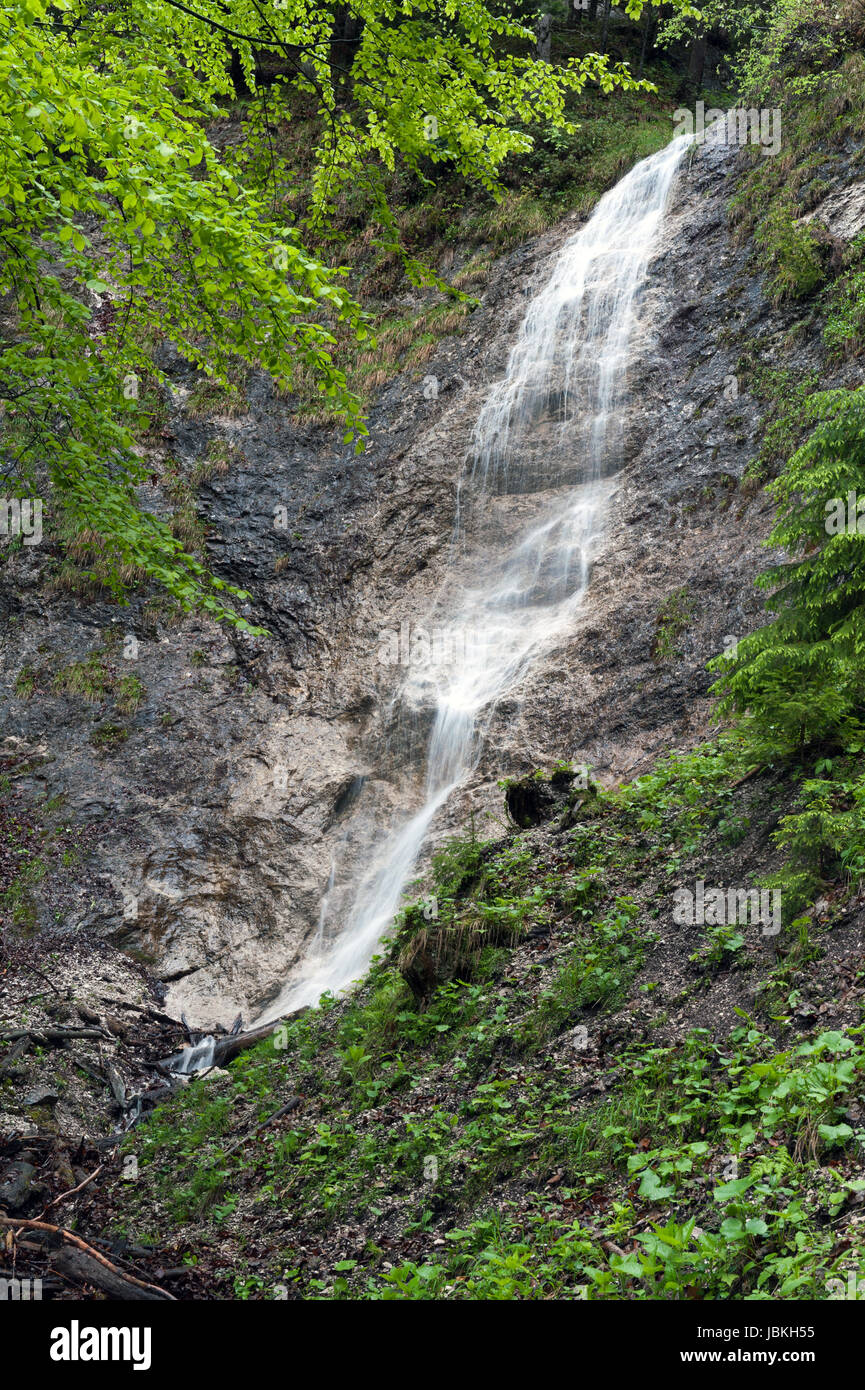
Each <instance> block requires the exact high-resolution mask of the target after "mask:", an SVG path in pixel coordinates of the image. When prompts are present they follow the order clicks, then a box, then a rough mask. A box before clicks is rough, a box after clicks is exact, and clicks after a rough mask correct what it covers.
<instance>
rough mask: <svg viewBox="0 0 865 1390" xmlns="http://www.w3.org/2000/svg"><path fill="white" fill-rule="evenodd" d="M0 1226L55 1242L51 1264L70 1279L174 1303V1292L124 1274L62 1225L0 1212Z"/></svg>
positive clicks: (120, 1295)
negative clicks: (41, 1235)
mask: <svg viewBox="0 0 865 1390" xmlns="http://www.w3.org/2000/svg"><path fill="white" fill-rule="evenodd" d="M0 1228H5V1229H6V1230H8V1231H11V1232H12V1233H13V1236H14V1233H15V1232H16V1231H38V1232H41V1233H42V1234H43V1235H45V1236H46V1237H48V1241H49V1243H55V1242H56V1243H58V1244H59V1245H60V1249H59V1251H58V1253H57V1254H56V1255H53V1256H52V1264H53V1265H54V1267H55V1269H57V1270H59V1271H60V1273H61V1274H67V1275H68V1276H69V1277H70V1278H72V1279H76V1280H78V1281H85V1282H87V1283H88V1284H95V1285H96V1286H97V1288H100V1289H103V1290H104V1291H105V1293H109V1294H113V1296H114V1297H115V1298H125V1299H135V1300H147V1301H151V1302H153V1301H156V1300H159V1299H168V1300H169V1301H170V1302H172V1303H174V1302H176V1300H175V1298H174V1295H173V1294H170V1293H169V1292H168V1290H167V1289H161V1288H160V1287H159V1285H158V1284H147V1283H145V1282H144V1281H143V1280H142V1279H136V1278H135V1276H134V1275H133V1274H127V1273H126V1272H125V1271H124V1270H121V1269H118V1268H117V1266H116V1265H114V1264H112V1263H111V1261H110V1260H109V1259H108V1258H107V1257H106V1256H105V1255H102V1254H100V1252H99V1251H98V1250H94V1248H93V1246H92V1245H88V1244H87V1242H86V1241H84V1240H82V1239H81V1237H80V1236H76V1235H74V1234H73V1233H72V1231H67V1230H66V1229H65V1228H64V1227H63V1226H52V1225H51V1223H50V1222H48V1221H24V1220H21V1219H18V1218H17V1217H14V1216H3V1215H2V1214H0Z"/></svg>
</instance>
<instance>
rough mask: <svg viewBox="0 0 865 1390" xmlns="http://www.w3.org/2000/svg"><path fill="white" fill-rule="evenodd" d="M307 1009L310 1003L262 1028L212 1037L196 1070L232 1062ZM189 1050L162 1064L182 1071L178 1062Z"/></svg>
mask: <svg viewBox="0 0 865 1390" xmlns="http://www.w3.org/2000/svg"><path fill="white" fill-rule="evenodd" d="M307 1011H308V1005H304V1007H303V1008H302V1009H294V1010H293V1011H292V1012H291V1013H290V1014H284V1015H283V1017H282V1018H275V1019H274V1020H273V1022H272V1023H263V1024H262V1025H261V1027H260V1028H251V1029H250V1030H249V1032H248V1033H229V1034H228V1035H227V1036H226V1037H222V1038H212V1042H213V1047H212V1049H210V1050H208V1052H207V1060H206V1061H205V1062H204V1063H203V1065H202V1066H201V1067H200V1068H196V1070H200V1071H210V1070H211V1069H212V1068H213V1067H221V1066H224V1064H225V1063H226V1062H230V1061H231V1059H232V1058H233V1057H236V1056H237V1055H238V1054H239V1053H241V1052H244V1051H245V1050H246V1049H247V1048H248V1047H255V1044H256V1043H260V1042H263V1041H264V1039H265V1038H269V1037H270V1035H271V1033H275V1032H276V1030H277V1028H280V1027H281V1026H282V1025H283V1024H284V1023H287V1022H288V1021H289V1019H292V1018H299V1017H300V1015H301V1014H305V1013H307ZM194 1046H195V1047H198V1048H203V1042H202V1040H199V1041H198V1042H197V1043H195V1044H194ZM189 1051H190V1049H189V1048H185V1049H184V1050H183V1051H182V1052H176V1053H175V1054H174V1055H173V1056H172V1057H166V1058H165V1059H164V1060H163V1061H162V1062H161V1063H160V1065H161V1066H163V1067H165V1068H166V1069H167V1070H168V1071H174V1072H177V1071H180V1072H182V1071H183V1070H184V1068H183V1067H182V1066H180V1065H178V1064H179V1063H181V1062H183V1061H185V1060H186V1058H187V1057H188V1054H189ZM172 1063H173V1064H174V1065H173V1066H172ZM189 1074H190V1075H191V1074H192V1073H191V1072H190V1073H189Z"/></svg>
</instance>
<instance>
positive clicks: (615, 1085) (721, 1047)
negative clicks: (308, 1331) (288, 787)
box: [119, 734, 865, 1299]
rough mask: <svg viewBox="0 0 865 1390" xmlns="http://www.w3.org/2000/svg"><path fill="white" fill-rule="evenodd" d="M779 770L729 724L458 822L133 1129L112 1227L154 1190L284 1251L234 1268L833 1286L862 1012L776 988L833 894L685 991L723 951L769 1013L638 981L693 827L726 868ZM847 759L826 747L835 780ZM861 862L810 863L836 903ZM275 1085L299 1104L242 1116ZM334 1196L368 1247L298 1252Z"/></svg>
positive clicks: (334, 1213)
mask: <svg viewBox="0 0 865 1390" xmlns="http://www.w3.org/2000/svg"><path fill="white" fill-rule="evenodd" d="M810 771H811V772H812V773H815V772H816V771H817V769H816V768H811V769H810ZM802 772H803V769H799V772H798V773H796V777H798V779H799V780H798V781H796V780H794V782H793V785H794V786H798V787H799V801H798V802H796V801H795V798H794V803H791V804H794V807H795V808H794V809H793V810H792V811H791V814H790V815H789V816H787V817H782V818H780V820H779V822H778V824H777V826H776V829H775V832H774V841H775V844H774V846H773V852H774V853H775V870H774V873H775V880H776V881H778V882H781V883H782V884H783V883H784V882H785V881H786V880H785V875H786V876H787V878H789V879H792V877H794V876H795V875H796V874H799V873H800V872H801V864H800V847H799V841H798V839H797V825H798V823H799V822H798V818H799V817H800V816H802V815H813V814H814V813H815V812H814V797H815V794H816V793H815V791H814V788H813V786H812V785H811V783H812V780H813V779H812V778H806V777H804V776H800V774H801V773H802ZM779 775H780V769H777V768H761V767H755V766H754V765H753V763H752V761H751V758H750V750H749V746H748V741H747V737H746V736H743V735H742V734H739V735H733V734H728V735H726V736H724V737H723V738H722V739H720V740H719V741H718V742H716V743H714V744H711V745H707V746H705V747H703V748H700V749H698V750H696V751H695V752H694V753H691V754H686V755H682V754H679V755H674V756H672V757H670V758H667V759H665V760H663V761H662V762H661V763H660V764H659V765H658V766H657V768H656V769H655V770H654V771H653V772H652V773H651V774H650V775H649V776H646V777H642V778H639V779H638V780H637V781H636V782H634V783H632V784H630V785H628V786H625V787H623V788H621V789H619V790H617V791H608V792H605V791H602V790H600V789H598V788H592V794H591V795H589V796H586V795H585V794H584V793H580V792H577V791H572V792H570V793H568V792H564V793H563V795H562V796H561V797H560V799H559V801H558V803H557V805H556V806H555V808H554V810H553V813H552V816H551V818H550V819H548V820H546V821H544V823H543V824H542V825H540V826H537V827H534V828H531V829H528V830H523V831H519V832H514V833H509V834H508V835H507V836H505V837H504V838H502V839H500V840H497V841H493V842H489V841H486V842H485V841H482V840H480V839H479V838H478V837H477V836H476V835H475V833H474V827H473V826H472V827H469V831H468V834H467V835H466V836H465V837H464V838H461V839H458V840H455V841H453V842H451V843H450V844H449V845H447V846H446V847H445V848H444V849H443V850H442V851H441V852H440V853H439V854H438V856H437V857H436V861H435V865H434V873H433V882H432V884H431V892H429V893H428V894H426V895H425V896H424V897H423V898H421V899H420V900H419V901H418V902H417V903H416V904H414V905H413V906H410V907H409V908H407V909H406V910H405V912H404V913H403V914H402V917H401V918H400V920H399V922H398V923H397V927H396V930H395V933H394V936H393V939H392V941H391V942H390V944H389V945H387V946H386V948H385V950H384V952H383V954H382V956H381V957H379V958H378V959H377V960H376V961H375V962H374V963H373V966H372V968H371V970H370V972H369V975H368V977H367V978H366V980H365V981H364V982H363V984H362V985H361V986H360V987H359V988H358V989H357V990H356V991H355V992H354V993H353V994H351V995H349V997H348V998H347V999H345V1000H339V1001H337V1000H334V999H330V998H326V999H325V1000H324V1001H323V1002H322V1004H321V1005H320V1006H319V1008H317V1009H316V1010H313V1011H311V1012H307V1013H305V1014H303V1015H301V1016H298V1017H295V1018H293V1019H291V1020H289V1021H287V1022H286V1023H285V1024H284V1025H281V1026H280V1027H279V1029H278V1030H277V1032H276V1033H275V1034H274V1036H273V1038H272V1039H270V1040H268V1041H267V1042H265V1043H264V1044H261V1045H259V1046H258V1047H257V1048H256V1049H255V1050H254V1051H252V1052H250V1053H247V1054H246V1055H245V1056H243V1057H242V1058H241V1059H239V1060H238V1061H237V1062H236V1063H235V1064H234V1065H232V1067H231V1068H230V1069H229V1071H230V1076H229V1079H226V1080H218V1081H212V1080H211V1081H208V1080H202V1081H194V1082H193V1083H192V1084H191V1085H190V1086H189V1087H188V1088H187V1089H186V1090H184V1091H183V1092H182V1093H181V1094H180V1095H179V1096H177V1098H176V1099H174V1100H172V1101H171V1102H170V1103H169V1104H168V1105H166V1106H163V1107H162V1108H161V1109H160V1110H159V1111H158V1112H157V1113H156V1115H155V1116H154V1118H153V1119H152V1120H151V1121H150V1122H149V1123H147V1124H145V1125H142V1126H141V1127H140V1128H139V1129H138V1130H137V1131H135V1133H134V1135H133V1136H132V1137H131V1138H130V1140H129V1141H127V1142H128V1146H129V1149H130V1151H134V1153H135V1154H136V1156H137V1158H138V1161H139V1165H140V1178H139V1182H138V1183H137V1184H136V1185H129V1184H127V1185H126V1188H125V1190H124V1194H123V1203H122V1209H119V1211H120V1210H122V1225H123V1228H124V1229H125V1230H131V1231H132V1232H133V1233H135V1234H136V1235H138V1236H142V1235H146V1234H147V1231H148V1228H149V1225H150V1223H151V1222H152V1221H153V1219H154V1218H153V1211H154V1207H156V1208H158V1210H159V1211H160V1213H162V1212H163V1211H167V1213H168V1216H169V1218H170V1220H171V1221H172V1222H173V1223H174V1224H176V1225H177V1226H179V1227H180V1228H181V1230H185V1231H186V1232H187V1233H190V1232H196V1233H197V1234H198V1235H199V1236H201V1233H202V1232H208V1231H209V1232H210V1235H209V1236H208V1237H207V1238H208V1239H225V1240H232V1241H236V1242H238V1259H239V1267H240V1266H242V1264H243V1250H244V1243H245V1241H246V1240H247V1239H248V1232H249V1229H250V1226H251V1227H252V1228H253V1229H254V1228H255V1225H256V1222H257V1221H258V1220H262V1221H264V1222H265V1225H266V1223H267V1222H269V1221H271V1220H272V1221H273V1223H274V1229H275V1230H277V1231H278V1234H277V1235H274V1236H271V1237H270V1238H269V1241H270V1245H271V1246H272V1251H273V1258H272V1268H271V1272H270V1273H269V1274H268V1276H267V1277H266V1278H261V1277H260V1276H259V1275H256V1276H254V1277H251V1276H250V1277H247V1276H246V1275H243V1274H238V1276H237V1277H238V1291H239V1292H240V1293H241V1296H243V1297H272V1296H283V1295H282V1294H276V1295H274V1294H273V1292H272V1290H273V1288H274V1287H278V1288H280V1289H284V1288H285V1287H286V1286H287V1285H291V1286H293V1287H295V1288H296V1290H297V1291H298V1292H300V1293H301V1294H302V1295H303V1296H304V1297H326V1298H339V1297H350V1298H373V1299H379V1298H386V1299H391V1298H407V1299H426V1298H467V1299H481V1298H483V1299H487V1298H494V1299H495V1298H536V1297H546V1296H560V1297H562V1296H563V1297H569V1298H573V1297H576V1298H588V1299H596V1298H613V1299H642V1298H653V1299H655V1298H690V1297H700V1298H742V1297H744V1298H755V1299H762V1298H778V1297H780V1298H803V1297H814V1298H826V1297H831V1296H834V1295H833V1292H832V1290H833V1288H834V1287H835V1286H834V1285H832V1284H830V1281H831V1280H833V1279H839V1280H841V1281H842V1283H843V1281H844V1280H845V1279H846V1277H847V1274H846V1271H848V1270H849V1269H851V1268H854V1267H856V1265H857V1261H858V1258H859V1257H858V1255H856V1256H854V1253H853V1252H852V1251H851V1249H850V1247H849V1242H845V1239H844V1232H845V1230H846V1229H847V1227H846V1224H845V1223H846V1222H847V1221H848V1219H849V1220H852V1219H853V1214H854V1213H855V1210H856V1204H857V1202H858V1201H859V1195H858V1194H859V1193H860V1191H861V1190H863V1188H865V1182H863V1181H862V1180H861V1179H860V1177H859V1176H858V1174H859V1162H860V1145H861V1143H862V1141H863V1139H865V1130H863V1129H862V1123H863V1122H862V1121H861V1120H860V1119H856V1118H851V1117H855V1116H857V1115H858V1113H859V1112H858V1111H857V1110H856V1106H855V1097H856V1095H857V1094H858V1091H859V1090H860V1089H861V1087H862V1074H863V1069H865V1046H863V1044H862V1041H861V1027H860V1026H859V1025H858V1024H851V1025H849V1026H847V1027H846V1028H845V1029H829V1028H826V1029H823V1030H820V1029H818V1028H817V1027H815V1028H814V1029H812V1030H811V1032H810V1033H809V1034H808V1035H807V1036H805V1037H804V1038H803V1036H802V1034H801V1031H800V1028H799V1027H798V1026H797V1025H796V1023H795V1020H794V1017H793V1015H794V1010H795V1008H796V1006H797V1004H798V1001H799V1000H800V999H801V997H802V996H803V987H802V973H803V965H804V964H805V963H807V961H808V960H813V959H819V958H820V957H822V955H823V954H824V950H825V947H824V934H825V932H826V931H827V930H831V926H832V920H834V918H833V919H832V920H830V921H829V922H828V923H827V922H821V923H818V922H817V921H816V919H814V920H811V919H809V925H808V931H807V932H806V934H805V935H806V943H805V944H806V946H807V950H804V951H803V939H802V929H801V922H799V923H797V922H796V920H795V919H794V920H793V921H786V920H785V926H784V930H783V931H782V933H781V935H780V937H779V939H778V942H777V945H776V947H775V949H774V952H773V955H772V957H771V959H768V958H765V957H763V958H761V957H760V956H759V952H757V953H755V952H753V951H752V952H751V953H750V955H748V954H747V953H739V955H738V956H736V957H735V958H728V957H726V956H723V957H722V958H713V957H712V955H711V951H707V952H706V953H705V954H701V953H698V954H700V960H699V961H698V962H697V963H694V962H693V960H692V962H691V964H690V966H689V970H690V976H689V978H690V980H691V984H690V985H689V987H688V991H689V992H690V993H691V994H692V996H693V998H694V999H696V1000H699V998H700V996H701V991H703V990H705V989H707V988H709V987H710V986H711V982H712V981H713V980H718V979H719V978H721V977H722V976H723V975H726V976H727V977H728V978H729V979H730V980H731V981H733V983H735V981H736V980H737V979H739V978H741V979H746V978H754V976H755V974H756V975H757V976H759V979H760V983H761V988H762V994H760V998H761V999H762V1012H759V1011H758V1012H759V1017H758V1016H757V1014H756V1013H753V1012H749V1011H748V1010H746V1009H744V1008H742V1007H738V1009H737V1013H738V1021H735V1024H734V1026H733V1027H732V1029H729V1030H727V1031H726V1032H724V1031H723V1030H722V1031H721V1032H718V1031H716V1030H713V1029H709V1028H707V1027H705V1026H699V1024H698V1023H697V1022H696V1021H693V1022H692V1025H691V1027H690V1028H689V1029H687V1030H686V1033H685V1036H684V1037H683V1038H682V1039H671V1038H670V1037H668V1036H667V1034H666V1032H665V1024H666V1015H665V1011H663V1010H659V1011H656V1012H653V1010H652V1007H651V1005H652V1000H653V997H654V991H655V989H656V987H657V977H656V976H655V975H654V974H653V966H652V959H653V956H652V953H653V951H654V949H655V947H656V945H657V942H658V939H659V935H664V933H665V932H667V931H668V928H667V927H666V926H665V923H666V922H667V920H668V918H669V910H668V909H669V900H670V893H671V888H672V884H673V883H674V882H676V881H677V879H680V878H681V877H682V876H684V877H685V879H686V881H687V880H688V879H689V878H690V876H691V875H692V874H694V872H695V868H694V866H695V864H699V863H700V862H701V858H702V857H705V856H707V855H711V856H713V858H714V859H715V860H717V856H718V854H721V855H722V856H723V855H725V854H726V855H727V857H728V858H727V862H728V865H729V867H728V871H727V872H728V878H729V876H730V873H731V872H732V873H735V864H736V855H737V852H738V847H739V845H740V844H741V842H742V839H743V837H744V836H745V835H747V834H750V833H751V827H750V823H749V814H748V812H749V806H750V803H749V801H748V797H753V798H756V800H755V802H754V805H755V807H756V808H757V809H758V810H759V808H760V807H761V806H762V805H763V802H762V801H761V797H764V795H770V796H772V795H774V794H775V793H776V792H777V779H778V776H779ZM784 775H785V776H786V777H788V778H793V777H794V772H793V769H792V768H791V767H789V766H788V767H787V768H786V769H785V770H784ZM852 775H853V770H852V768H851V767H849V766H847V765H846V764H844V765H842V764H835V765H833V766H832V767H831V768H827V767H825V766H824V767H822V770H821V776H822V779H823V780H826V778H827V776H828V778H829V780H830V781H832V784H833V786H836V788H837V791H838V794H839V795H840V794H841V788H842V787H843V786H845V785H846V783H845V781H844V779H845V778H849V777H850V776H852ZM856 775H857V776H860V777H861V775H862V768H861V762H860V763H859V764H858V767H857V771H856ZM554 778H555V785H556V786H558V787H559V789H561V788H562V784H563V782H564V783H565V784H566V783H567V775H566V773H563V771H562V769H561V768H559V769H557V771H556V773H555V774H554ZM551 785H552V782H551ZM743 788H747V789H748V791H747V795H746V793H745V792H744V791H743V790H742V789H743ZM788 790H789V788H788ZM824 793H825V789H824ZM575 816H576V820H574V817H575ZM825 833H826V835H827V845H828V844H830V842H831V836H832V835H833V834H834V833H835V832H834V830H833V829H832V828H831V826H829V827H827V828H826V829H825ZM854 838H855V837H854ZM861 838H862V836H861V834H860V839H861ZM863 848H865V841H863ZM808 853H809V854H810V853H811V850H810V840H809V849H808ZM863 862H865V861H863ZM778 864H780V866H781V867H780V868H778V867H777V865H778ZM857 865H858V861H855V862H854V860H852V859H849V858H848V862H847V865H846V867H844V865H843V864H841V863H840V861H837V860H832V858H831V853H830V854H829V856H828V858H827V859H826V861H825V862H824V866H823V870H822V874H823V879H821V885H822V889H821V891H823V892H828V893H829V894H830V895H834V898H835V902H836V907H837V908H840V904H841V902H842V900H843V899H844V898H845V896H847V897H849V896H850V894H852V893H853V891H854V889H855V887H856V884H857V882H858V877H857V873H858V869H857ZM839 874H840V877H838V875H839ZM832 875H835V876H836V877H834V878H832ZM830 878H831V882H830V881H829V880H830ZM467 923H470V927H471V929H470V930H469V929H468V928H467V925H466V924H467ZM503 923H504V924H505V929H503V926H502V924H503ZM431 931H434V932H438V933H439V934H441V935H442V936H444V937H446V936H447V935H448V933H454V935H455V944H454V949H453V950H452V952H451V953H450V954H447V953H439V955H438V956H437V957H436V962H435V963H436V970H437V972H438V973H437V974H436V972H435V971H434V972H433V974H432V975H430V977H429V978H428V979H427V981H426V986H425V988H424V989H423V990H418V988H417V982H416V981H415V982H414V983H412V981H411V979H410V978H408V977H410V975H411V971H410V970H407V966H406V962H407V957H406V950H407V947H409V946H410V945H411V942H412V941H413V940H414V939H415V938H417V937H419V936H422V935H423V936H424V938H425V939H426V940H429V938H430V933H431ZM746 931H747V929H746ZM704 941H705V945H706V947H707V948H708V947H710V946H711V942H712V936H711V928H707V929H705V936H704ZM758 993H759V991H758ZM291 1095H297V1096H299V1097H301V1100H302V1104H301V1107H300V1108H299V1111H298V1113H297V1114H296V1115H293V1116H292V1118H291V1119H289V1120H286V1121H284V1122H282V1124H280V1125H274V1126H273V1128H272V1129H271V1128H269V1127H265V1128H264V1129H262V1130H260V1131H258V1132H257V1135H256V1126H258V1125H260V1124H261V1123H262V1122H263V1121H265V1120H267V1118H268V1117H269V1116H270V1115H272V1114H274V1113H275V1112H276V1110H277V1109H279V1107H280V1106H281V1105H283V1104H284V1103H285V1101H286V1099H287V1098H288V1097H289V1096H291ZM250 1203H252V1208H251V1209H250V1205H249V1204H250ZM250 1213H252V1214H250ZM158 1219H159V1220H164V1215H160V1216H159V1218H158ZM286 1220H287V1226H286ZM344 1221H352V1222H356V1223H358V1224H360V1225H361V1226H362V1227H363V1229H364V1231H365V1232H366V1233H367V1239H366V1242H365V1244H364V1247H363V1249H362V1250H361V1251H360V1252H355V1253H354V1254H353V1255H351V1257H350V1258H348V1257H343V1254H342V1253H341V1252H340V1251H339V1249H338V1246H337V1247H335V1248H334V1251H333V1253H332V1256H331V1263H330V1265H327V1262H326V1261H325V1267H323V1268H321V1267H320V1268H316V1269H310V1268H309V1267H308V1266H307V1263H306V1261H305V1260H304V1258H303V1257H302V1256H301V1254H300V1253H299V1250H298V1247H299V1246H303V1247H304V1248H305V1247H306V1245H307V1243H308V1242H310V1241H311V1242H312V1243H313V1244H315V1245H317V1246H321V1247H323V1248H325V1250H327V1248H328V1242H329V1241H330V1240H334V1241H335V1240H336V1236H335V1235H334V1233H335V1232H337V1231H338V1230H339V1228H340V1223H341V1222H344ZM381 1231H387V1233H388V1235H387V1241H386V1246H387V1254H385V1248H384V1247H382V1246H379V1245H378V1244H377V1239H376V1236H377V1232H381ZM245 1232H246V1233H247V1234H244V1233H245ZM395 1233H396V1234H395ZM402 1248H404V1249H405V1251H406V1254H405V1257H404V1258H397V1257H396V1253H395V1251H396V1252H398V1251H399V1250H400V1249H402Z"/></svg>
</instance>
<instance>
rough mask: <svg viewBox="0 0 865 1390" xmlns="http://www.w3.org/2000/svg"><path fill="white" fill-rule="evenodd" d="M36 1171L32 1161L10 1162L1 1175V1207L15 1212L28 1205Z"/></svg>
mask: <svg viewBox="0 0 865 1390" xmlns="http://www.w3.org/2000/svg"><path fill="white" fill-rule="evenodd" d="M35 1172H36V1169H35V1168H34V1167H33V1164H32V1163H26V1162H23V1161H19V1162H17V1163H10V1164H9V1165H8V1166H7V1167H6V1168H5V1169H4V1170H3V1174H2V1177H0V1207H2V1208H4V1209H5V1210H6V1211H11V1212H15V1211H20V1210H21V1208H22V1207H24V1206H26V1204H27V1198H28V1197H29V1195H30V1188H31V1186H32V1183H33V1175H34V1174H35Z"/></svg>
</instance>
